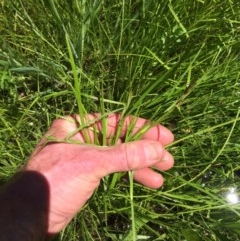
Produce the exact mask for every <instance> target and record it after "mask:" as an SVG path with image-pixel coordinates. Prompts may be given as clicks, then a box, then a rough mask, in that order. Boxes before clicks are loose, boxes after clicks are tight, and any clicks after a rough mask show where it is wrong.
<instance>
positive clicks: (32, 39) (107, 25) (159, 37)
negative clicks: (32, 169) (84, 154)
mask: <svg viewBox="0 0 240 241" xmlns="http://www.w3.org/2000/svg"><path fill="white" fill-rule="evenodd" d="M0 3H1V4H0V33H1V35H0V150H1V151H0V181H1V183H3V182H5V181H6V180H7V179H8V178H9V177H10V176H11V175H12V174H13V173H14V172H15V171H16V170H17V169H18V167H19V166H21V165H22V164H23V163H24V162H25V161H26V159H27V157H28V155H29V154H30V153H31V151H32V149H33V148H34V145H36V143H37V141H38V140H39V138H40V137H41V135H42V134H43V133H44V132H45V131H46V130H47V128H48V127H49V126H50V124H51V122H52V120H53V119H55V118H57V117H58V116H63V115H66V114H71V113H81V116H82V115H83V114H84V113H87V112H100V113H102V115H103V118H102V121H103V125H104V123H105V117H106V116H107V115H108V114H109V113H112V112H122V113H123V118H124V116H126V115H127V114H133V115H136V116H141V117H145V118H148V119H150V120H152V121H153V122H155V123H163V124H164V125H166V126H167V127H169V128H170V129H171V130H172V131H173V133H174V134H175V138H176V141H175V142H174V143H173V144H172V145H171V146H169V147H168V149H169V151H170V152H171V153H172V154H173V155H174V157H175V161H176V163H175V167H174V168H173V169H172V170H171V171H169V172H167V173H164V174H163V175H164V177H165V179H166V181H165V185H164V187H163V188H161V189H159V190H150V189H147V188H145V187H142V186H141V185H139V184H137V183H134V184H133V183H132V180H131V179H132V177H131V173H129V177H130V178H129V179H130V180H128V177H126V176H123V175H121V174H115V175H112V176H109V177H107V178H106V179H104V180H103V182H102V185H101V186H100V188H99V189H98V190H97V191H96V192H95V194H94V196H93V198H92V199H91V200H90V202H89V203H88V204H87V205H86V206H85V207H84V209H83V210H82V212H80V213H79V214H78V216H77V217H76V218H75V219H74V220H73V222H72V223H71V225H69V226H68V227H67V228H66V229H65V230H64V231H63V232H62V233H61V234H60V235H59V237H58V238H57V240H59V241H60V240H61V241H65V240H66V241H69V240H79V239H80V240H126V241H127V240H129V241H132V240H167V241H168V240H169V241H172V240H174V241H178V240H182V241H183V240H186V241H193V240H194V241H198V240H204V241H210V240H214V241H215V240H216V241H228V240H229V241H230V240H231V241H236V240H240V232H239V230H240V206H239V203H238V204H229V203H228V201H227V200H226V195H227V193H228V192H229V189H230V188H231V187H235V188H236V192H237V193H238V194H239V191H240V190H239V185H240V125H239V121H240V116H239V104H240V100H239V99H240V98H239V97H240V74H239V73H240V72H239V70H240V54H239V53H240V17H239V16H240V5H239V3H238V1H237V0H232V1H230V0H228V1H227V0H224V1H220V0H215V1H212V0H211V1H204V0H202V1H201V0H199V1H197V0H191V1H184V0H178V1H177V0H175V1H174V0H172V1H170V0H166V1H160V0H159V1H146V0H136V1H126V0H118V1H116V0H113V1H101V0H95V1H84V0H82V1H80V0H79V1H77V0H71V1H62V0H60V1H54V0H44V1H43V0H42V1H37V2H36V1H31V0H30V1H27V2H24V1H21V0H15V1H13V0H12V1H4V0H1V1H0ZM130 129H131V128H130ZM143 131H144V130H143ZM105 132H106V129H105V128H104V130H103V133H102V134H103V137H104V136H105V134H104V133H105ZM139 137H140V134H139V135H138V136H135V137H134V136H132V135H131V130H129V136H128V138H127V141H130V140H134V139H138V138H139ZM103 140H104V138H103ZM113 143H114V140H113ZM103 144H104V142H103ZM129 181H130V182H129Z"/></svg>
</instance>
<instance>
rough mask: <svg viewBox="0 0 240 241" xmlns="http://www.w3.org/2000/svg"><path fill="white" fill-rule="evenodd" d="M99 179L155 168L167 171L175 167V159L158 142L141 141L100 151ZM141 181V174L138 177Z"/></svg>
mask: <svg viewBox="0 0 240 241" xmlns="http://www.w3.org/2000/svg"><path fill="white" fill-rule="evenodd" d="M100 150H101V151H100V152H99V154H98V165H99V166H100V172H99V175H100V176H99V178H102V177H104V176H106V175H108V174H111V173H114V172H123V171H130V170H135V171H136V170H140V169H144V168H147V167H151V166H155V167H157V168H159V169H161V170H167V169H169V168H171V167H172V166H173V162H174V161H173V157H172V155H171V154H170V153H169V152H167V151H166V150H165V149H164V147H163V145H161V144H160V143H159V142H158V141H151V140H141V141H134V142H129V143H126V144H120V145H118V146H115V147H108V148H103V149H100ZM136 173H137V172H136ZM136 178H137V179H138V180H140V179H139V178H140V174H137V175H136Z"/></svg>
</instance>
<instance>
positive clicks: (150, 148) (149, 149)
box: [145, 143, 160, 163]
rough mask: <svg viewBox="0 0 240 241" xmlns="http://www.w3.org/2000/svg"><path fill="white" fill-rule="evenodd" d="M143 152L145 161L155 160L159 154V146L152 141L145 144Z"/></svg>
mask: <svg viewBox="0 0 240 241" xmlns="http://www.w3.org/2000/svg"><path fill="white" fill-rule="evenodd" d="M145 154H146V157H147V161H149V162H151V163H152V162H154V161H155V162H156V161H158V160H159V158H160V156H159V147H157V146H156V145H155V144H153V143H148V144H146V146H145Z"/></svg>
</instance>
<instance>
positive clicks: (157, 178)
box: [134, 168, 164, 189]
mask: <svg viewBox="0 0 240 241" xmlns="http://www.w3.org/2000/svg"><path fill="white" fill-rule="evenodd" d="M134 179H135V181H137V182H139V183H141V184H142V185H144V186H146V187H149V188H154V189H155V188H159V187H161V186H162V185H163V182H164V179H163V177H162V175H161V174H159V173H157V172H155V171H153V170H152V169H150V168H143V169H140V170H136V171H134Z"/></svg>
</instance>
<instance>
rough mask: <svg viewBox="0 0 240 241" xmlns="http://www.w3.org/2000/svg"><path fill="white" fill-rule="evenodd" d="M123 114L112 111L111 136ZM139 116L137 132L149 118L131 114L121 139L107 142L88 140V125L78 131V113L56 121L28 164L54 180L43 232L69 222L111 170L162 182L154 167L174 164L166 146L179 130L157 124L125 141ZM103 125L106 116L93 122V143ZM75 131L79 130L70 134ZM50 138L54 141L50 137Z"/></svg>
mask: <svg viewBox="0 0 240 241" xmlns="http://www.w3.org/2000/svg"><path fill="white" fill-rule="evenodd" d="M98 117H99V115H98V114H94V115H90V114H89V115H86V116H85V121H90V122H91V123H93V120H94V119H96V118H98ZM119 118H120V115H119V114H112V115H110V116H109V117H108V119H107V139H111V138H112V137H113V136H114V135H116V130H117V128H118V125H119ZM133 120H134V128H133V134H134V133H137V132H138V131H139V130H140V129H141V128H142V127H143V126H145V125H146V123H147V120H145V119H142V118H135V117H132V116H129V117H127V118H126V119H125V121H124V123H123V128H122V131H121V133H120V138H119V139H118V140H117V142H116V143H117V144H116V145H114V146H104V147H101V146H97V145H93V144H86V143H85V138H84V135H83V131H81V130H80V131H76V128H78V127H79V126H81V121H80V118H79V116H78V115H74V116H66V117H65V118H60V119H57V120H55V121H54V122H53V124H52V126H51V128H50V130H49V131H48V132H47V133H46V134H45V135H44V136H43V138H42V140H41V141H40V143H39V144H38V145H37V147H36V148H35V150H34V151H33V153H32V155H31V157H30V159H29V161H28V162H27V164H26V165H25V166H24V168H23V171H24V172H25V171H26V172H34V173H38V174H39V175H41V177H43V178H44V180H45V181H46V183H47V186H48V192H49V194H48V202H49V203H48V208H47V210H48V211H46V212H47V214H46V215H47V220H48V221H47V224H46V225H47V226H46V228H45V229H46V230H45V231H44V230H43V231H39V232H46V234H42V235H43V236H47V235H48V236H49V235H51V234H56V233H58V232H60V231H61V230H62V229H63V228H64V227H66V226H67V225H68V224H69V222H70V221H71V219H72V218H73V217H74V216H75V215H76V213H77V212H79V211H80V210H81V208H82V207H83V206H84V205H85V203H86V202H87V201H88V199H89V198H90V197H91V196H92V194H93V192H94V190H96V188H97V187H98V185H99V183H100V181H101V179H102V178H103V177H105V176H106V175H109V174H112V173H115V172H126V171H129V170H132V171H134V179H135V180H136V181H137V182H139V183H141V184H143V185H145V186H147V187H149V188H159V187H161V186H162V185H163V182H164V179H163V177H162V175H161V174H160V173H159V172H156V171H154V170H153V169H152V167H154V169H158V170H160V171H166V170H168V169H170V168H171V167H172V166H173V164H174V160H173V157H172V155H171V154H170V153H169V152H168V151H167V150H166V149H165V148H164V147H165V146H166V145H168V144H170V143H171V142H172V141H173V139H174V138H173V134H172V133H171V132H170V131H169V130H168V129H167V128H165V127H163V126H162V125H154V126H153V127H151V128H150V129H149V130H148V131H147V132H146V133H145V134H144V135H143V136H142V137H141V140H139V141H133V142H128V143H124V142H123V140H124V139H125V136H126V133H127V128H128V127H129V125H132V123H133ZM93 129H94V130H95V134H94V132H93ZM101 129H102V126H101V121H97V122H95V123H94V124H91V125H90V126H88V127H87V132H88V136H89V140H90V141H91V142H92V143H94V141H96V140H94V138H98V135H96V133H98V132H101ZM74 132H75V133H74ZM70 133H74V134H73V136H71V137H70V138H69V136H70ZM67 136H68V138H66V137H67ZM49 139H51V141H48V140H49ZM12 182H13V183H14V181H12ZM10 186H11V184H10ZM12 186H14V184H13V185H12ZM3 189H4V187H3ZM7 189H8V188H5V190H7ZM13 189H14V188H13ZM18 189H19V187H18ZM26 195H28V194H26ZM2 196H4V194H3V195H2ZM33 199H34V198H33ZM0 202H1V194H0ZM34 203H35V202H34ZM3 205H4V201H3ZM40 209H41V208H40ZM43 209H44V208H43ZM38 210H39V208H38ZM43 212H44V211H43ZM6 215H7V214H6ZM1 218H2V217H1V214H0V219H1ZM38 235H39V234H38ZM36 236H37V235H35V237H34V238H35V239H34V238H32V239H26V240H36V241H38V240H41V239H37V237H36ZM0 237H1V230H0ZM3 240H4V239H3ZM5 240H8V239H5ZM11 240H14V239H11Z"/></svg>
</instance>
